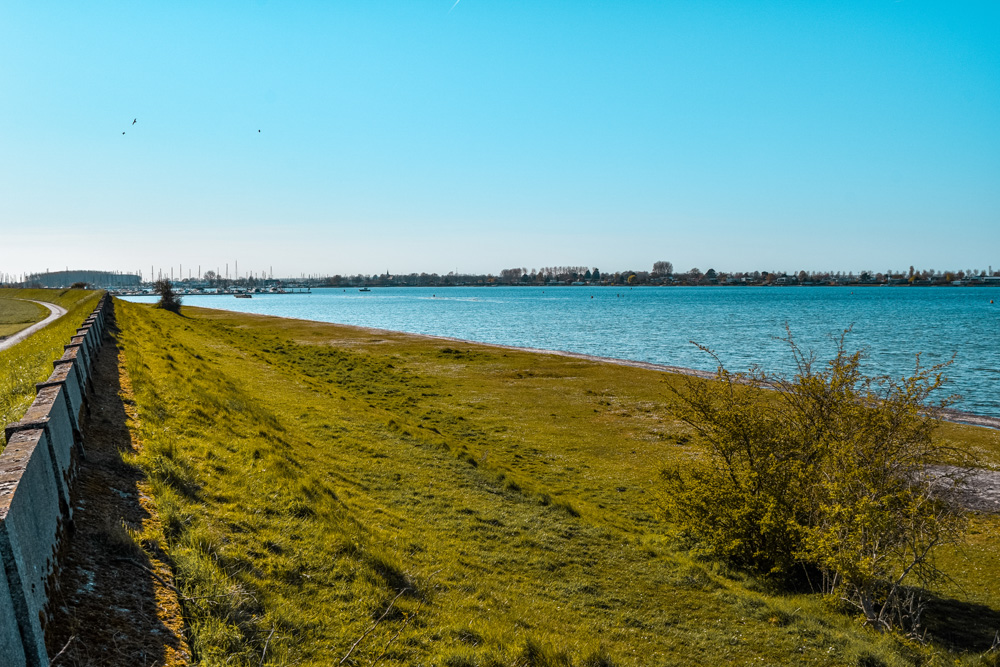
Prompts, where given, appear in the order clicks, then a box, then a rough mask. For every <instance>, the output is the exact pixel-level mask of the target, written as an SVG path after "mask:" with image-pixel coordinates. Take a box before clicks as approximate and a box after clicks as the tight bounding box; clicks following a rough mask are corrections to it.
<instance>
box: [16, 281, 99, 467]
mask: <svg viewBox="0 0 1000 667" xmlns="http://www.w3.org/2000/svg"><path fill="white" fill-rule="evenodd" d="M100 296H101V293H100V292H95V291H92V290H78V289H65V290H48V289H0V299H33V300H35V301H47V302H49V303H54V304H56V305H59V306H62V307H63V308H65V309H66V310H67V311H68V312H67V313H66V315H64V316H63V317H61V318H60V319H58V320H56V321H54V322H52V323H51V324H49V325H48V326H47V327H45V328H44V329H42V330H40V331H38V332H37V333H35V334H33V335H31V336H29V337H28V338H27V339H25V340H23V341H21V342H20V343H18V344H17V345H14V346H13V347H10V348H7V349H6V350H2V351H0V425H4V424H10V423H12V422H15V421H17V420H18V419H20V418H21V416H22V415H23V414H24V413H25V411H26V410H27V409H28V406H30V405H31V402H32V401H33V400H35V383H36V382H42V381H43V380H45V379H46V378H48V377H49V375H51V374H52V362H53V361H55V360H56V359H58V358H59V357H61V356H62V354H63V346H64V345H65V344H67V343H69V339H70V338H71V337H72V336H73V335H75V334H76V330H77V328H79V326H80V324H82V323H83V320H84V319H86V317H87V316H88V315H90V313H91V312H92V311H93V310H94V308H95V307H96V306H97V301H98V300H99V299H100ZM15 303H20V302H15ZM28 305H30V306H31V307H33V308H35V307H38V308H40V306H36V305H35V304H28ZM46 314H47V311H46ZM44 317H45V314H43V315H42V317H41V318H39V319H42V318H44ZM5 443H6V441H5V439H4V436H3V433H2V431H0V449H2V448H3V445H4V444H5Z"/></svg>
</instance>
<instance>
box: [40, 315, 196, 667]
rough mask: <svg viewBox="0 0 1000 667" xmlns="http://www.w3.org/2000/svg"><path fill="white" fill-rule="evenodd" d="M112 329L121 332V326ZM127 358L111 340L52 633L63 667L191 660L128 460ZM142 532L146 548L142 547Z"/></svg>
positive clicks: (161, 665) (159, 536) (76, 491)
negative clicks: (124, 367) (124, 363)
mask: <svg viewBox="0 0 1000 667" xmlns="http://www.w3.org/2000/svg"><path fill="white" fill-rule="evenodd" d="M110 330H111V332H112V334H117V329H116V328H114V326H113V324H112V326H111V327H110ZM120 354H121V352H120V350H119V348H118V346H117V344H116V343H115V341H114V340H105V342H104V346H103V347H102V349H101V352H100V355H99V356H98V360H97V364H96V366H95V375H94V393H93V396H92V397H91V399H90V403H89V409H90V413H89V416H88V417H87V419H86V423H85V426H84V430H83V435H84V448H85V450H86V459H85V460H83V461H82V462H81V465H80V470H79V476H78V477H77V479H76V482H75V483H74V487H73V497H72V503H73V508H74V509H73V512H74V514H73V526H72V529H71V531H70V534H69V536H68V538H67V540H66V544H65V545H64V548H63V552H62V554H61V564H62V569H61V571H60V572H59V573H58V576H57V577H56V578H55V579H54V581H53V582H52V593H51V596H50V602H49V618H48V621H47V623H46V625H45V638H46V643H47V645H48V646H47V648H48V652H49V655H50V656H52V657H53V658H54V659H53V661H52V665H53V667H83V666H84V665H102V666H105V665H106V666H109V667H112V666H121V667H144V666H150V667H152V666H153V665H156V666H157V667H177V666H178V665H188V664H190V660H191V657H190V656H191V651H190V649H189V648H188V645H187V643H186V641H185V639H184V637H183V620H182V616H181V608H180V604H179V602H178V596H177V593H176V591H175V590H174V589H173V586H174V584H173V575H172V573H171V570H170V568H169V566H168V562H169V561H168V559H169V556H168V555H167V553H166V552H165V551H164V549H163V546H162V545H163V544H164V540H163V532H162V528H161V526H160V523H159V519H158V517H157V516H156V514H155V510H154V508H153V506H152V502H151V500H150V498H149V495H148V488H147V487H146V483H145V481H144V477H143V474H142V472H141V471H140V470H139V469H138V468H136V467H135V466H133V465H130V464H129V463H127V462H126V461H125V460H123V454H128V453H131V452H134V451H135V450H136V449H137V448H138V447H139V446H140V445H139V443H136V442H134V441H133V440H132V436H131V433H130V431H129V427H128V423H129V420H131V419H134V417H135V414H134V405H133V401H132V388H131V385H130V383H129V381H128V377H127V375H125V374H124V372H123V370H122V368H121V360H120V358H119V355H120ZM140 533H141V538H140V539H139V544H141V548H140V547H139V546H138V545H137V544H136V541H135V539H134V536H136V535H139V534H140ZM63 649H65V650H64V651H63V652H62V653H61V654H60V651H62V650H63ZM57 654H58V658H56V656H57Z"/></svg>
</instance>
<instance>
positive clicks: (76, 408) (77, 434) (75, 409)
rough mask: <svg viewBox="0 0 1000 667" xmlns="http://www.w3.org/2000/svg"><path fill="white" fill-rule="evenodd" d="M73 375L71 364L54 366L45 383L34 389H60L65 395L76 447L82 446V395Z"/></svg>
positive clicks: (40, 383)
mask: <svg viewBox="0 0 1000 667" xmlns="http://www.w3.org/2000/svg"><path fill="white" fill-rule="evenodd" d="M75 375H76V373H75V372H74V370H73V365H72V364H61V365H56V366H55V370H53V371H52V375H50V376H49V379H48V380H46V381H45V382H39V383H37V384H36V385H35V389H36V391H41V390H42V389H46V388H48V387H62V389H63V393H64V394H65V399H66V400H65V403H66V404H67V405H66V407H67V409H68V410H69V421H70V424H71V425H72V427H73V439H74V441H75V442H76V443H77V444H78V445H80V446H82V444H83V430H82V429H81V428H80V412H81V411H82V410H83V396H84V394H83V393H81V391H80V385H79V383H78V382H77V380H76V377H75ZM81 453H82V452H81Z"/></svg>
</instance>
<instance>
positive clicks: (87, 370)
mask: <svg viewBox="0 0 1000 667" xmlns="http://www.w3.org/2000/svg"><path fill="white" fill-rule="evenodd" d="M70 349H75V350H76V358H77V360H78V361H79V362H80V363H81V364H83V371H84V377H85V378H86V379H87V382H88V384H89V382H90V376H91V375H92V373H91V371H92V369H93V367H94V366H93V363H92V362H91V360H90V359H88V358H87V351H86V350H85V349H84V347H83V343H70V344H69V345H63V356H65V353H66V352H68V351H69V350H70Z"/></svg>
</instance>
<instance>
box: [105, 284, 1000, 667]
mask: <svg viewBox="0 0 1000 667" xmlns="http://www.w3.org/2000/svg"><path fill="white" fill-rule="evenodd" d="M116 308H117V313H118V323H119V326H120V327H121V330H122V340H121V342H122V345H123V349H124V353H125V359H126V369H127V372H128V374H129V377H130V380H131V383H132V387H133V390H134V392H135V407H136V414H137V418H136V420H135V421H134V422H133V423H132V424H131V426H132V428H133V429H134V431H135V435H136V437H137V438H138V440H140V441H141V443H142V451H141V453H140V454H138V455H137V456H136V457H135V459H134V461H133V462H134V463H136V464H137V465H139V466H140V467H141V468H143V469H144V470H145V471H146V473H147V475H148V476H149V479H150V487H151V489H152V496H153V499H154V501H155V504H156V507H157V510H158V512H159V515H160V519H161V521H162V524H163V526H164V531H165V535H166V540H167V545H165V546H166V547H167V550H168V552H169V554H170V556H171V558H172V561H173V565H174V569H175V572H176V575H177V580H178V587H179V589H180V593H181V596H182V603H183V605H184V608H185V609H184V611H185V617H186V621H187V623H188V628H189V633H190V639H191V644H192V648H193V649H194V651H195V653H196V657H197V658H198V659H199V660H200V661H201V663H202V664H206V665H222V664H229V665H233V664H242V665H262V664H263V665H293V664H316V665H334V664H341V661H342V659H343V658H344V656H346V655H348V654H350V656H349V658H348V659H347V660H345V661H343V663H342V664H351V665H371V664H387V665H388V664H397V665H447V666H450V667H459V666H465V665H525V666H528V665H567V666H568V665H576V666H589V667H596V666H599V665H619V666H622V665H697V664H702V665H718V664H801V665H866V666H867V665H918V664H926V665H931V664H940V665H944V664H949V665H951V664H967V665H973V664H992V663H990V662H989V658H988V657H985V658H984V657H981V656H980V655H979V654H974V653H965V652H961V651H959V650H958V648H957V645H959V644H960V645H963V646H966V647H970V648H973V649H978V650H980V651H982V650H985V649H987V648H989V644H990V641H991V639H992V633H993V631H994V630H992V629H989V627H988V625H989V623H990V622H992V621H993V620H994V619H996V618H998V616H997V611H996V610H997V609H998V606H1000V597H998V591H997V590H996V587H997V583H996V582H997V580H998V579H1000V562H998V556H997V554H996V553H994V552H992V551H991V550H990V549H989V548H988V545H989V543H990V542H991V541H994V543H995V539H996V536H997V534H998V533H1000V522H998V521H997V520H996V517H980V518H977V519H975V521H974V530H975V531H976V533H975V536H974V537H975V540H974V541H973V543H972V544H971V545H970V546H969V547H967V548H964V549H963V550H961V551H956V552H953V553H950V554H948V555H947V558H946V561H947V562H946V563H945V565H946V567H947V568H948V570H949V572H950V573H951V574H952V576H953V581H951V582H950V583H949V584H948V586H949V587H950V588H947V589H942V591H940V594H941V595H942V597H943V598H947V599H946V600H944V601H943V602H942V603H941V605H939V606H940V608H941V609H944V610H945V611H947V613H939V614H938V616H939V620H938V621H937V622H936V623H937V625H935V626H934V627H933V628H932V629H931V632H932V634H934V635H935V636H937V637H939V638H940V639H941V641H939V642H937V643H933V642H932V643H930V644H927V645H920V644H918V643H915V642H910V641H907V640H903V639H900V638H898V637H892V636H880V635H876V634H875V633H874V632H872V631H870V630H867V629H865V628H862V627H860V624H859V622H858V620H857V617H856V616H854V615H852V614H850V613H845V612H844V611H842V610H838V609H837V608H836V604H835V602H831V601H824V600H822V599H820V598H819V597H818V596H813V595H789V594H776V593H774V592H772V591H769V590H768V589H767V587H766V586H765V585H763V584H761V583H760V582H758V581H756V580H753V579H751V578H748V577H746V576H744V575H741V574H739V573H736V572H731V571H727V570H725V569H724V568H721V567H719V566H716V565H712V564H709V563H704V562H698V561H696V560H695V559H693V558H691V557H690V556H688V555H687V554H686V553H685V552H684V551H683V550H681V549H679V548H678V547H677V546H675V545H674V543H673V541H672V540H671V538H670V526H669V525H666V524H665V523H664V522H663V521H662V519H661V517H660V515H659V511H658V506H659V500H658V487H659V484H658V476H659V470H660V468H661V466H662V465H663V463H664V462H666V461H669V460H675V459H676V458H677V457H682V458H683V459H685V460H692V461H696V460H697V458H698V455H699V450H698V446H697V443H696V442H694V441H693V440H692V439H691V436H690V434H689V433H686V432H685V430H684V429H683V428H682V427H681V426H680V425H679V424H678V423H676V422H674V421H673V420H672V419H671V418H670V417H669V416H668V412H667V410H666V405H665V403H666V402H667V401H668V400H669V398H668V397H669V392H668V391H667V387H666V385H667V384H668V383H672V382H677V381H678V378H677V377H676V376H673V375H669V374H665V373H660V372H655V371H647V370H643V369H636V368H629V367H623V366H617V365H613V364H606V363H597V362H593V361H587V360H581V359H573V358H566V357H559V356H555V355H545V354H532V353H526V352H519V351H512V350H505V349H500V348H495V347H489V346H483V345H476V344H472V343H464V342H463V343H456V342H451V341H444V340H440V339H431V338H425V337H418V336H410V335H406V334H397V333H390V332H384V331H373V330H364V329H359V328H352V327H344V326H336V325H329V324H321V323H314V322H303V321H295V320H284V319H278V318H268V317H263V316H255V315H243V314H238V313H229V312H223V311H214V310H206V309H198V308H188V307H185V308H184V309H183V311H182V315H181V316H177V315H172V314H170V313H167V312H164V311H160V310H156V309H153V308H150V307H148V306H144V305H138V304H131V303H123V302H117V303H116ZM944 434H945V436H946V437H948V438H950V439H953V440H955V441H956V442H957V443H960V444H962V445H963V446H966V447H969V448H973V449H976V450H977V451H978V452H980V454H981V455H982V456H983V458H984V459H985V460H989V461H994V462H996V461H1000V438H998V435H997V434H996V433H995V432H991V431H984V430H982V429H972V428H965V427H957V426H948V427H946V429H945V433H944ZM142 539H143V538H141V537H140V541H141V540H142ZM145 539H157V538H156V537H155V536H146V538H145ZM976 540H978V541H976ZM949 605H950V606H949ZM976 605H979V606H976ZM963 614H965V615H967V616H968V617H969V618H970V619H978V620H971V621H968V622H965V623H964V625H963V626H962V627H961V628H956V627H954V625H955V624H954V623H953V622H952V621H950V620H948V619H953V618H965V617H964V616H962V615H963ZM956 615H957V616H956ZM980 626H981V627H980ZM957 633H965V634H957ZM949 642H951V643H949Z"/></svg>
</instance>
